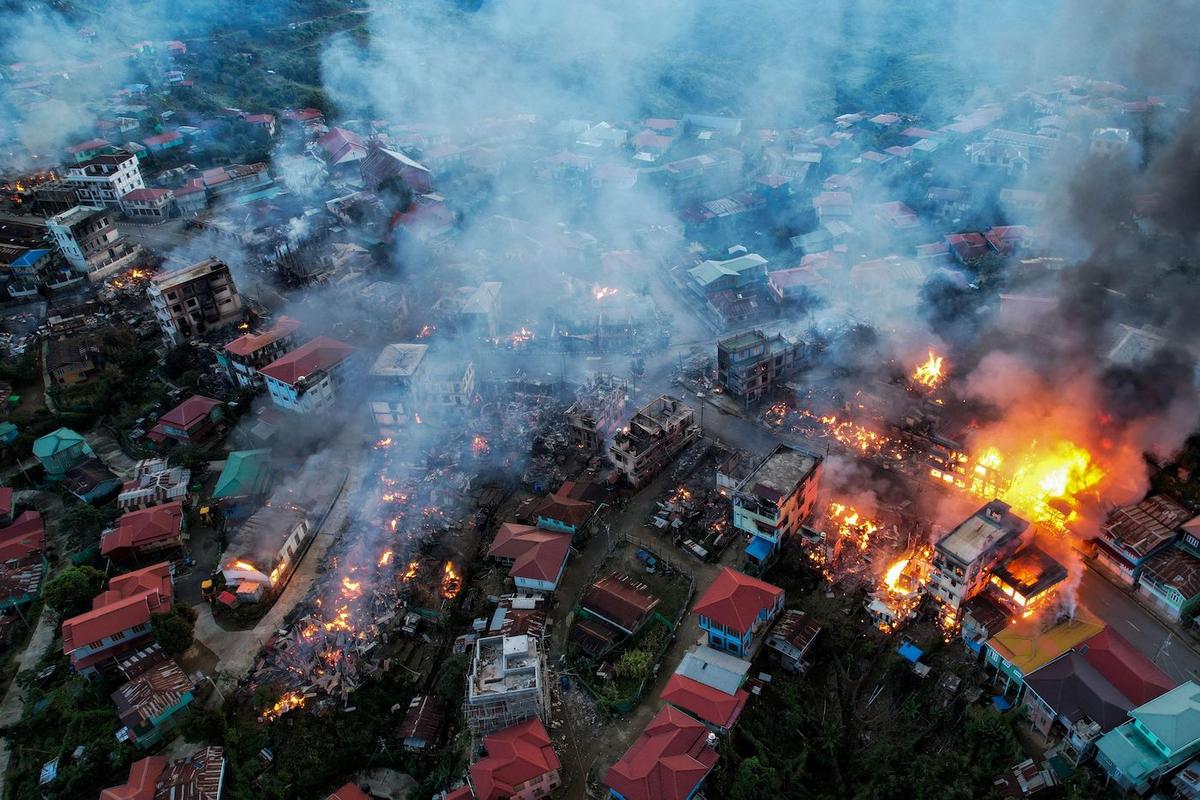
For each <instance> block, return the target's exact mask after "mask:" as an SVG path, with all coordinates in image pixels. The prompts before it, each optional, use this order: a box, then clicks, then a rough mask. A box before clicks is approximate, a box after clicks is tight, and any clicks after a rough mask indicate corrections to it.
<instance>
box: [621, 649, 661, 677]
mask: <svg viewBox="0 0 1200 800" xmlns="http://www.w3.org/2000/svg"><path fill="white" fill-rule="evenodd" d="M651 666H652V663H651V655H650V653H648V652H646V651H645V650H626V651H625V652H624V653H622V654H621V657H620V658H619V659H617V663H616V664H614V665H613V673H614V674H615V675H616V676H617V677H618V678H628V679H630V680H641V679H642V678H644V677H646V676H647V675H649V674H650V667H651Z"/></svg>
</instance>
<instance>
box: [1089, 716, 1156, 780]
mask: <svg viewBox="0 0 1200 800" xmlns="http://www.w3.org/2000/svg"><path fill="white" fill-rule="evenodd" d="M1096 748H1097V749H1098V750H1099V751H1100V753H1101V755H1102V756H1104V758H1105V759H1107V760H1108V761H1109V763H1111V764H1112V765H1113V767H1115V768H1116V770H1117V771H1118V772H1120V773H1121V775H1122V776H1124V777H1125V779H1126V780H1128V781H1129V782H1130V783H1133V784H1139V783H1141V782H1142V781H1144V780H1145V779H1146V776H1147V775H1149V774H1150V773H1152V772H1154V770H1156V769H1158V768H1159V767H1160V766H1162V765H1163V764H1165V763H1166V762H1167V757H1166V756H1164V755H1163V754H1162V753H1160V752H1158V751H1157V750H1155V749H1154V747H1153V746H1151V744H1150V742H1148V741H1146V738H1145V737H1144V736H1142V735H1141V734H1140V733H1138V732H1137V731H1136V730H1134V728H1133V723H1132V722H1126V723H1125V724H1124V725H1118V726H1117V727H1115V728H1113V729H1112V730H1111V731H1109V732H1108V733H1106V734H1104V735H1103V736H1101V737H1100V739H1099V740H1098V741H1097V742H1096Z"/></svg>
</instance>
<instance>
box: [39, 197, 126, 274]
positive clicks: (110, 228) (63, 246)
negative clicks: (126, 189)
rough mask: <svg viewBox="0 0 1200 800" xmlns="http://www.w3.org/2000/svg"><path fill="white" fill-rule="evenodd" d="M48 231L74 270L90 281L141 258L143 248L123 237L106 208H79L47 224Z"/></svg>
mask: <svg viewBox="0 0 1200 800" xmlns="http://www.w3.org/2000/svg"><path fill="white" fill-rule="evenodd" d="M46 229H47V231H48V232H49V233H50V237H51V239H52V240H53V242H54V244H55V246H56V247H57V248H58V250H59V252H61V253H62V255H63V258H65V259H66V260H67V262H68V263H69V264H70V265H71V268H72V269H74V270H75V271H76V272H78V273H80V274H83V275H87V276H88V279H89V280H93V281H98V280H100V279H102V278H105V277H107V276H109V275H111V274H113V273H114V272H119V271H120V270H122V269H125V268H126V267H128V266H131V265H132V263H133V261H134V260H135V259H137V258H138V256H140V255H141V247H140V246H139V245H136V244H132V243H130V242H129V240H128V239H126V238H125V237H124V236H122V235H121V233H120V231H118V230H117V228H116V226H115V225H113V221H112V213H111V212H109V211H106V210H105V209H103V208H96V207H93V206H75V207H74V208H72V209H71V210H70V211H64V212H63V213H61V214H56V215H54V216H53V217H50V219H48V220H46Z"/></svg>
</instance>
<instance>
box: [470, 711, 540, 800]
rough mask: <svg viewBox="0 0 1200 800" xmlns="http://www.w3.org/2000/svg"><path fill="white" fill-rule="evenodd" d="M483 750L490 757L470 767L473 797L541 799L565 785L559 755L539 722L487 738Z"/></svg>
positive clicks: (528, 723)
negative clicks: (560, 773)
mask: <svg viewBox="0 0 1200 800" xmlns="http://www.w3.org/2000/svg"><path fill="white" fill-rule="evenodd" d="M483 747H484V749H485V750H487V755H486V756H485V757H483V758H481V759H479V760H478V761H476V762H475V763H474V764H472V765H471V787H472V788H473V789H474V790H475V793H474V794H473V795H472V797H475V798H481V800H490V799H491V798H500V797H506V798H509V799H510V800H540V798H543V797H546V796H548V795H550V794H551V793H552V792H553V791H554V790H555V789H557V788H558V787H559V786H561V785H562V779H561V777H560V776H559V769H560V768H561V764H560V763H559V761H558V755H557V754H556V753H555V752H554V745H552V744H551V743H550V735H549V734H548V733H546V727H545V726H544V725H542V722H541V720H539V719H536V718H531V719H527V720H525V721H524V722H519V723H517V724H516V725H513V726H511V727H508V728H505V729H503V730H501V731H497V732H496V733H493V734H491V735H490V736H485V737H483Z"/></svg>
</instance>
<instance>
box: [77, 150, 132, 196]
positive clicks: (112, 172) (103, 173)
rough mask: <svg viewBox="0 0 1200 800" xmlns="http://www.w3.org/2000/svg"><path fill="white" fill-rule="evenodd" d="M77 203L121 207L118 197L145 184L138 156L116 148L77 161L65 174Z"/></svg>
mask: <svg viewBox="0 0 1200 800" xmlns="http://www.w3.org/2000/svg"><path fill="white" fill-rule="evenodd" d="M64 180H66V182H67V184H68V185H69V186H70V187H71V188H72V189H74V190H75V196H76V198H77V199H78V200H79V204H80V205H84V206H103V207H106V208H115V209H119V208H121V198H122V197H124V196H125V195H126V194H128V193H129V192H132V191H134V190H136V189H143V188H145V186H146V184H145V183H144V182H143V181H142V171H141V169H139V168H138V160H137V157H136V156H134V155H132V154H131V153H126V152H124V151H117V152H116V153H107V154H104V155H98V156H96V157H95V158H93V159H90V160H88V161H85V162H83V163H82V164H76V165H75V166H73V167H71V168H70V169H68V170H67V174H66V175H65V176H64Z"/></svg>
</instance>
